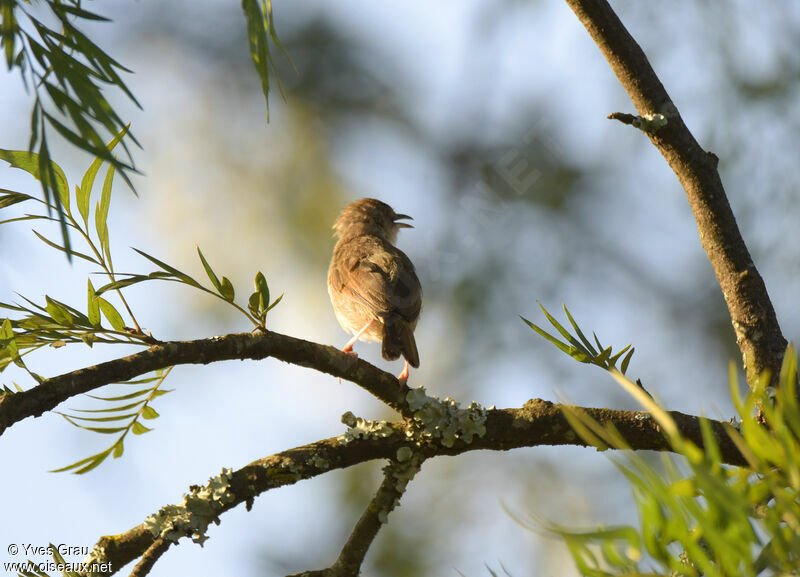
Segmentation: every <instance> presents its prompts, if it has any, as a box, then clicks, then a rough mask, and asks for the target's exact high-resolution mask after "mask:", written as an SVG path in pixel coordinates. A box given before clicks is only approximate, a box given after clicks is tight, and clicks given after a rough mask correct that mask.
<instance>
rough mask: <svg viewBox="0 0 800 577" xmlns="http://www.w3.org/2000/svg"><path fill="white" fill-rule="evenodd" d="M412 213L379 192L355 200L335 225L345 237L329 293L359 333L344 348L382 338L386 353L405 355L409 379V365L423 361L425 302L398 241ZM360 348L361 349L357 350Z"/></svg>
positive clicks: (344, 321) (345, 323)
mask: <svg viewBox="0 0 800 577" xmlns="http://www.w3.org/2000/svg"><path fill="white" fill-rule="evenodd" d="M408 218H411V217H410V216H406V215H404V214H396V213H395V212H394V210H392V207H390V206H389V205H388V204H386V203H383V202H381V201H379V200H375V199H374V198H362V199H361V200H357V201H355V202H353V203H351V204H349V205H348V206H347V207H346V208H345V209H344V210H343V211H342V213H341V214H340V215H339V218H338V219H336V222H335V223H334V225H333V229H334V231H335V234H336V236H338V238H339V240H338V242H337V243H336V246H335V247H334V249H333V258H332V259H331V266H330V268H329V269H328V293H329V294H330V297H331V303H332V304H333V310H334V312H335V313H336V318H337V320H338V321H339V324H340V325H341V326H342V328H343V329H344V330H346V331H347V332H349V333H352V334H353V335H354V337H353V338H352V339H351V340H350V342H348V343H347V344H346V345H345V347H344V348H343V349H342V350H344V351H345V352H351V353H352V350H353V344H354V343H355V342H356V341H357V340H359V339H361V340H365V341H380V342H381V343H382V348H381V354H382V355H383V358H384V359H387V360H392V361H393V360H395V359H397V358H399V357H400V355H402V356H403V357H404V358H405V361H406V362H405V366H404V368H403V372H402V373H401V374H400V376H399V377H398V378H399V379H401V380H402V381H403V382H405V381H406V380H407V379H408V370H409V369H408V366H409V365H411V366H412V367H414V368H416V367H418V366H419V353H418V351H417V343H416V341H415V340H414V328H415V327H416V326H417V319H418V318H419V313H420V309H421V308H422V287H421V286H420V284H419V279H418V278H417V274H416V272H415V271H414V265H413V264H411V261H410V260H409V259H408V257H407V256H406V255H405V254H404V253H403V252H402V251H401V250H399V249H398V248H396V247H395V246H394V242H395V240H396V238H397V232H398V231H399V229H401V228H413V227H412V226H411V225H410V224H407V223H404V222H398V220H402V219H408ZM352 354H355V353H352Z"/></svg>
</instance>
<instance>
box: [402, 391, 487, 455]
mask: <svg viewBox="0 0 800 577" xmlns="http://www.w3.org/2000/svg"><path fill="white" fill-rule="evenodd" d="M406 402H407V403H408V407H409V408H410V409H411V410H412V411H413V412H414V421H413V422H412V423H411V426H410V427H409V429H408V430H407V432H406V435H407V436H409V437H413V438H416V439H417V440H418V441H424V440H428V439H432V440H437V441H439V442H440V443H441V444H442V445H443V446H445V447H452V446H453V445H454V444H455V442H456V440H461V441H463V442H465V443H471V442H472V440H473V439H474V438H475V437H482V436H484V435H485V434H486V409H484V408H483V407H482V406H480V405H479V404H478V403H476V402H474V401H473V402H472V403H470V404H469V406H468V407H467V408H466V409H461V408H460V407H459V404H458V402H457V401H454V400H453V399H451V398H450V397H446V398H445V399H444V400H441V399H439V398H437V397H429V396H428V395H427V394H425V389H424V387H419V388H418V389H411V390H410V391H409V392H408V394H407V395H406Z"/></svg>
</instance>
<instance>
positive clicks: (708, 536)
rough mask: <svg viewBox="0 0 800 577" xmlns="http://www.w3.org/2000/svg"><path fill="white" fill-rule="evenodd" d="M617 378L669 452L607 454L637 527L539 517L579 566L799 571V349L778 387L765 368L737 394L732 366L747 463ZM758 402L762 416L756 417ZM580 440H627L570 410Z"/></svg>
mask: <svg viewBox="0 0 800 577" xmlns="http://www.w3.org/2000/svg"><path fill="white" fill-rule="evenodd" d="M613 373H614V374H615V376H616V378H617V380H618V381H619V382H620V384H622V385H623V386H624V387H625V388H626V389H627V390H628V391H629V392H631V393H632V394H633V395H634V396H636V398H637V399H638V400H639V401H640V402H642V403H643V404H644V406H645V407H646V408H647V409H648V410H649V411H650V412H651V414H652V415H653V417H654V418H655V419H656V421H657V422H658V423H659V425H661V427H662V429H663V430H664V432H665V435H666V437H667V438H668V440H669V441H670V443H671V445H672V447H673V449H674V450H675V452H676V453H678V454H679V455H681V456H682V457H683V458H680V457H674V456H664V458H663V471H658V470H656V469H655V468H654V467H652V466H651V465H649V464H648V463H647V462H646V461H645V460H644V459H643V458H642V457H641V456H640V455H638V454H635V453H627V454H626V455H625V457H624V458H621V459H615V462H616V464H617V466H618V467H619V468H620V470H621V471H622V472H623V474H624V475H625V476H626V478H627V479H628V481H629V482H630V483H631V487H632V489H633V498H634V501H635V503H636V506H637V508H638V512H639V518H640V523H639V526H638V527H633V526H621V527H612V528H598V529H594V530H588V531H576V530H571V529H567V528H564V527H561V526H559V525H557V524H555V523H548V522H541V521H540V522H538V527H532V528H534V529H538V528H541V527H543V528H544V529H545V531H547V532H548V533H550V534H552V535H556V536H558V537H560V538H562V539H563V540H564V541H565V542H566V544H567V547H568V548H569V551H570V553H571V554H572V557H573V559H574V560H575V563H576V565H577V567H578V569H579V570H580V572H581V574H583V575H587V576H590V577H600V576H602V577H608V576H622V575H652V576H661V575H663V576H665V577H666V576H669V577H673V576H675V577H677V576H680V577H683V576H686V577H699V576H700V575H703V576H705V577H726V576H733V575H737V576H747V577H755V576H757V575H797V574H798V573H800V499H798V491H799V490H800V406H798V398H797V389H796V383H797V357H796V356H795V352H794V350H793V349H792V348H791V347H790V348H789V350H788V351H787V353H786V355H785V358H784V363H783V368H782V371H781V375H780V386H779V388H777V389H775V390H774V391H773V390H771V389H770V387H769V386H768V385H769V382H770V379H769V375H763V376H762V378H761V379H760V380H759V381H758V382H757V383H756V385H755V386H754V388H753V389H752V391H750V392H749V393H748V394H747V395H746V397H745V398H744V399H742V398H741V397H740V396H739V383H738V382H737V378H736V369H735V367H734V366H731V378H730V382H731V394H732V396H733V400H734V404H735V406H736V410H737V413H738V416H739V419H740V424H739V425H735V424H733V423H732V424H731V425H729V426H728V428H727V433H728V434H729V435H730V436H731V439H732V440H733V441H734V443H735V444H736V446H737V447H738V449H739V451H740V452H741V453H742V455H743V456H744V458H745V459H746V460H747V463H748V466H747V467H731V466H726V465H723V464H721V462H720V461H721V457H720V450H719V445H718V444H717V441H716V439H715V437H714V435H713V433H712V431H711V427H710V425H709V424H708V422H707V421H703V427H702V432H703V444H704V448H703V449H701V448H699V447H697V446H696V445H695V444H694V443H692V442H691V441H689V440H687V439H685V438H683V437H681V435H680V434H679V433H678V428H677V426H676V425H675V423H674V421H672V418H671V417H670V415H669V413H667V412H666V411H664V410H663V409H661V408H660V407H658V405H656V403H655V402H654V401H653V400H652V399H651V398H650V397H648V396H647V395H646V394H644V393H643V392H642V391H641V390H640V389H639V388H638V387H637V386H636V385H635V384H634V383H632V382H630V381H629V380H628V379H626V378H625V377H623V376H622V375H621V374H620V373H619V372H616V371H613ZM757 410H760V414H761V415H762V417H763V418H762V419H757V418H754V414H755V413H756V412H757ZM570 419H571V420H575V421H578V422H580V423H581V424H582V425H583V426H584V430H590V431H591V433H592V434H590V435H588V436H585V437H584V439H585V440H586V441H587V442H590V443H592V444H596V445H598V444H599V445H600V446H606V445H607V446H612V447H615V448H625V444H624V441H622V440H621V439H620V437H619V435H618V434H617V433H616V431H614V430H612V429H610V428H607V427H603V426H602V425H600V424H599V423H597V422H595V421H593V420H592V419H590V418H589V417H587V416H586V415H585V414H582V413H578V412H573V413H572V414H571V415H570Z"/></svg>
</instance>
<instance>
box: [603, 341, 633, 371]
mask: <svg viewBox="0 0 800 577" xmlns="http://www.w3.org/2000/svg"><path fill="white" fill-rule="evenodd" d="M629 348H631V346H630V345H627V346H626V347H625V348H623V349H621V350H619V351H617V353H616V354H614V355H612V356H611V357H610V358H609V359H608V364H609V366H611V367H613V366H614V365H616V364H617V361H618V360H619V358H620V357H621V356H622V355H624V354H625V351H627V350H628V349H629Z"/></svg>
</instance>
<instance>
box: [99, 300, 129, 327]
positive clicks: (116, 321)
mask: <svg viewBox="0 0 800 577" xmlns="http://www.w3.org/2000/svg"><path fill="white" fill-rule="evenodd" d="M97 304H98V305H99V306H100V310H101V311H102V312H103V315H105V317H106V318H107V319H108V322H109V323H111V326H112V327H114V330H117V331H122V330H125V321H123V320H122V315H120V314H119V313H118V312H117V309H115V308H114V306H113V305H112V304H111V303H110V302H108V301H107V300H106V299H104V298H103V297H97Z"/></svg>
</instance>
